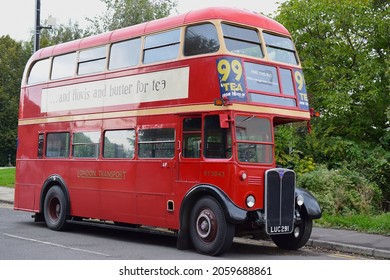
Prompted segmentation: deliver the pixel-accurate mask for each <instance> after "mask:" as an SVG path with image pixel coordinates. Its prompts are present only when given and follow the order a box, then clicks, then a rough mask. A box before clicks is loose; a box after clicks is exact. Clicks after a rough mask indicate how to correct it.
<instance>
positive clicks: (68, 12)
mask: <svg viewBox="0 0 390 280" xmlns="http://www.w3.org/2000/svg"><path fill="white" fill-rule="evenodd" d="M284 1H285V0H195V1H193V0H178V1H177V2H178V6H177V8H176V9H177V11H178V13H184V12H187V11H190V10H195V9H199V8H204V7H211V6H228V7H237V8H245V9H248V10H251V11H256V12H261V13H263V14H265V15H268V14H273V13H274V12H275V11H276V10H277V8H278V5H279V4H278V3H280V2H284ZM35 2H36V0H11V1H6V3H3V4H2V7H1V9H0V36H3V35H9V36H10V37H11V38H13V39H14V40H17V41H28V40H30V37H31V36H32V35H31V31H32V30H33V29H34V24H35ZM104 10H105V5H104V4H103V3H102V2H101V1H100V0H41V24H43V23H44V21H45V20H46V19H48V17H49V16H52V17H54V18H56V21H57V24H68V21H69V19H71V20H72V22H78V23H79V25H80V27H81V28H85V27H87V26H88V22H87V21H86V19H85V18H86V17H89V18H94V17H95V16H96V15H99V14H101V13H102V12H104ZM172 14H176V12H175V11H173V12H172Z"/></svg>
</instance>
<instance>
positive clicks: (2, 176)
mask: <svg viewBox="0 0 390 280" xmlns="http://www.w3.org/2000/svg"><path fill="white" fill-rule="evenodd" d="M0 186H2V187H9V188H13V187H14V186H15V168H2V169H0Z"/></svg>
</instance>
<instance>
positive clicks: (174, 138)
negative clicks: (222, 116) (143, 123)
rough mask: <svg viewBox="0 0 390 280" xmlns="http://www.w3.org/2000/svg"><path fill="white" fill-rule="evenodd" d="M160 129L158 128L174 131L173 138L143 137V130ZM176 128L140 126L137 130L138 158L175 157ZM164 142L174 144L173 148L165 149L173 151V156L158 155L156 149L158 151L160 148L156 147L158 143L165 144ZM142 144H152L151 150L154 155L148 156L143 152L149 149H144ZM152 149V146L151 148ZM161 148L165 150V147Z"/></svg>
mask: <svg viewBox="0 0 390 280" xmlns="http://www.w3.org/2000/svg"><path fill="white" fill-rule="evenodd" d="M152 130H154V131H158V130H166V131H167V130H171V131H172V133H173V139H168V140H163V139H161V140H142V139H141V137H142V136H141V131H152ZM176 137H177V136H176V129H175V128H173V127H160V128H155V127H151V128H149V127H143V128H139V129H138V131H137V148H138V149H137V155H138V158H140V159H173V158H174V157H175V143H176ZM164 144H172V148H171V149H165V150H169V151H170V152H171V153H172V156H169V157H167V156H164V157H160V156H156V150H157V151H158V150H159V149H156V145H164ZM142 145H152V150H151V155H152V156H146V155H144V154H142V153H143V152H144V150H148V149H143V148H141V146H142ZM149 149H150V148H149ZM161 150H164V149H161Z"/></svg>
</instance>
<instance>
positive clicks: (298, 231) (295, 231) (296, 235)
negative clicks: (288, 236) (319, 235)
mask: <svg viewBox="0 0 390 280" xmlns="http://www.w3.org/2000/svg"><path fill="white" fill-rule="evenodd" d="M299 233H300V230H299V227H296V228H294V237H295V238H298V236H299Z"/></svg>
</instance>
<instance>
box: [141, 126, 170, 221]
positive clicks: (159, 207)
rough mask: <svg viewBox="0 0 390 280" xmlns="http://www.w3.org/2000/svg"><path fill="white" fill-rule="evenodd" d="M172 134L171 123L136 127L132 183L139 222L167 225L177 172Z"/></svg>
mask: <svg viewBox="0 0 390 280" xmlns="http://www.w3.org/2000/svg"><path fill="white" fill-rule="evenodd" d="M175 137H176V130H175V128H173V127H164V126H159V127H158V128H156V126H142V127H140V128H139V129H138V160H137V166H136V169H137V171H136V173H135V174H137V176H136V178H135V182H136V183H135V186H136V197H137V199H136V203H137V217H138V218H139V219H140V223H142V224H151V225H156V226H166V221H167V215H168V213H169V209H167V208H168V207H167V205H168V204H169V201H170V200H171V199H172V192H173V184H174V180H175V174H176V171H175V170H176V159H175Z"/></svg>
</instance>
